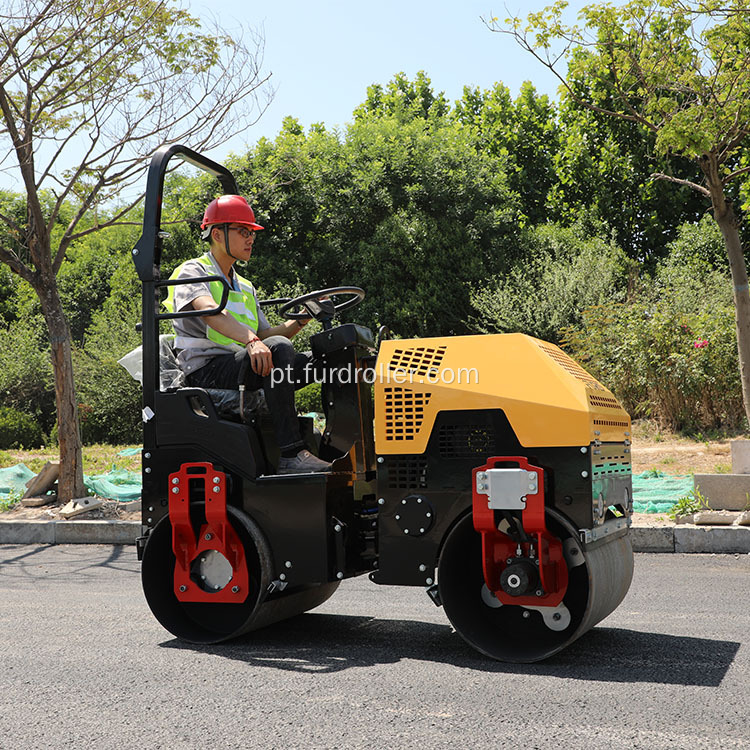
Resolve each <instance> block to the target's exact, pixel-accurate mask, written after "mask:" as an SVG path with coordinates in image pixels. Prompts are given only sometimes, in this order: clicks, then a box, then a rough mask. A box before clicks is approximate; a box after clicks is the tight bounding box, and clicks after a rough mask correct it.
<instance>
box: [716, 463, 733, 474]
mask: <svg viewBox="0 0 750 750" xmlns="http://www.w3.org/2000/svg"><path fill="white" fill-rule="evenodd" d="M731 473H732V467H731V466H730V465H729V464H716V465H715V466H714V474H731Z"/></svg>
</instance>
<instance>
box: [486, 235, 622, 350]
mask: <svg viewBox="0 0 750 750" xmlns="http://www.w3.org/2000/svg"><path fill="white" fill-rule="evenodd" d="M589 232H590V230H589V229H587V228H585V227H584V226H583V224H580V223H579V224H577V225H576V226H573V227H567V228H565V227H561V226H559V225H546V226H539V227H534V228H533V229H531V230H529V231H528V232H527V233H526V235H525V240H526V242H527V243H528V246H529V247H528V255H527V257H525V258H524V259H523V260H522V261H521V262H520V263H518V264H517V265H516V266H514V267H513V268H512V269H511V271H510V273H508V274H507V275H506V276H503V277H501V278H499V279H497V280H495V281H492V282H490V283H487V284H483V285H482V286H481V287H475V289H474V292H473V294H472V305H473V307H474V310H475V311H476V314H475V318H474V320H473V321H471V322H472V324H473V327H474V328H475V329H476V328H478V329H479V330H480V331H483V332H485V333H514V332H521V333H527V334H529V335H531V336H536V337H537V338H540V339H543V340H545V341H552V342H555V343H556V342H557V341H558V338H559V332H560V330H561V329H562V328H564V327H566V326H570V325H574V324H578V323H580V321H581V311H582V310H583V309H584V308H585V307H587V306H590V305H597V304H601V303H603V302H605V301H607V300H613V299H621V298H623V297H624V289H625V287H626V280H627V274H628V261H627V259H626V257H625V255H624V253H623V252H622V250H620V248H619V247H617V245H615V244H614V242H612V241H611V240H609V239H606V238H604V237H603V236H591V235H590V234H589ZM600 232H601V233H602V234H603V232H604V229H603V228H601V227H600Z"/></svg>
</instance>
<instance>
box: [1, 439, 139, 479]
mask: <svg viewBox="0 0 750 750" xmlns="http://www.w3.org/2000/svg"><path fill="white" fill-rule="evenodd" d="M126 448H140V446H136V445H85V446H84V447H83V473H84V474H104V473H105V472H107V471H109V470H110V469H111V468H112V466H113V465H117V467H118V468H119V469H128V471H136V472H138V471H140V470H141V454H140V453H136V454H135V455H133V456H119V455H118V453H120V451H123V450H125V449H126ZM59 460H60V452H59V449H58V448H57V447H56V446H55V447H50V448H39V449H38V450H15V449H11V450H7V451H0V468H5V467H6V466H15V465H16V464H25V465H26V466H28V467H29V469H31V471H33V472H35V473H37V472H39V471H41V470H42V468H43V467H44V465H45V464H46V463H47V461H59Z"/></svg>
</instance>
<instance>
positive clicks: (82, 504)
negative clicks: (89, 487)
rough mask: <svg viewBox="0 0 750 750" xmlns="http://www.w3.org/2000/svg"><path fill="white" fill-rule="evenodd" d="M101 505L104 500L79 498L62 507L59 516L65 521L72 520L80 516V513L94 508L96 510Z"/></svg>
mask: <svg viewBox="0 0 750 750" xmlns="http://www.w3.org/2000/svg"><path fill="white" fill-rule="evenodd" d="M103 504H104V500H102V499H101V498H99V497H79V498H77V499H75V500H71V501H70V502H69V503H66V504H65V505H63V507H62V508H60V515H61V516H62V517H63V518H66V519H67V518H73V517H74V516H80V515H81V513H87V512H88V511H90V510H94V508H98V507H100V506H101V505H103Z"/></svg>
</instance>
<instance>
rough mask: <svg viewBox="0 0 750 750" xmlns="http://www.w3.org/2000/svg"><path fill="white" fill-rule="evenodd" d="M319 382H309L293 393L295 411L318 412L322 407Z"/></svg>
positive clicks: (304, 412)
mask: <svg viewBox="0 0 750 750" xmlns="http://www.w3.org/2000/svg"><path fill="white" fill-rule="evenodd" d="M320 394H321V386H320V383H310V385H306V386H305V387H304V388H300V389H299V390H298V391H297V393H295V395H294V403H295V406H296V407H297V411H299V412H302V413H303V414H307V413H308V412H311V411H315V412H320V410H321V408H322V405H321V404H322V402H321V396H320Z"/></svg>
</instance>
